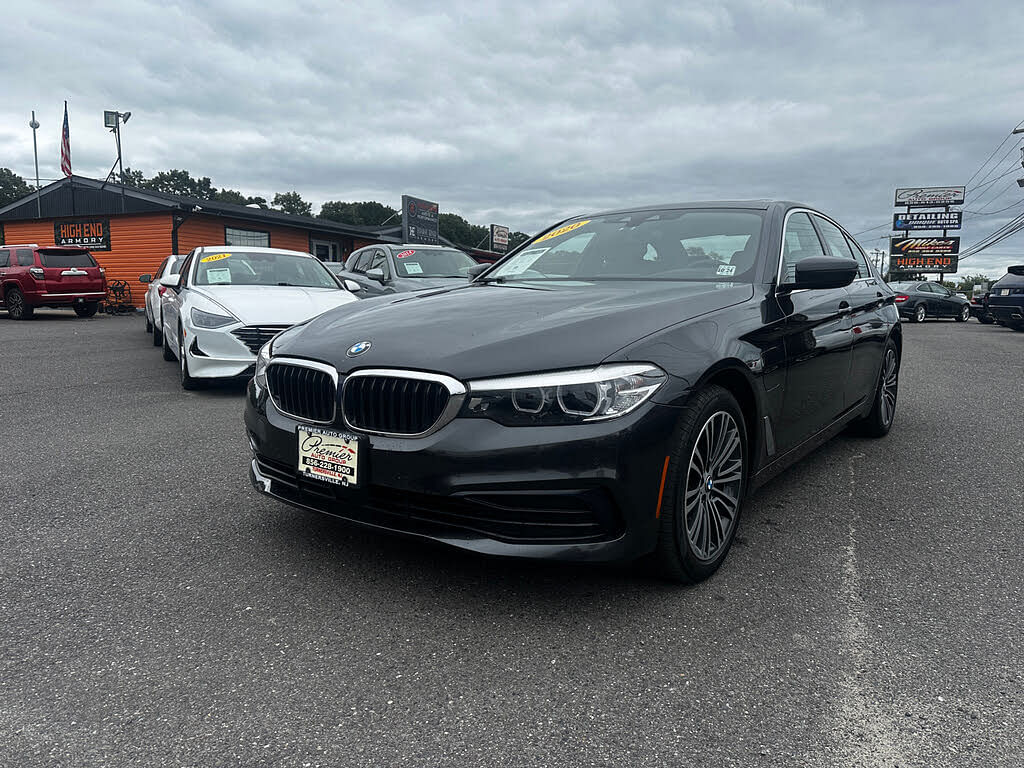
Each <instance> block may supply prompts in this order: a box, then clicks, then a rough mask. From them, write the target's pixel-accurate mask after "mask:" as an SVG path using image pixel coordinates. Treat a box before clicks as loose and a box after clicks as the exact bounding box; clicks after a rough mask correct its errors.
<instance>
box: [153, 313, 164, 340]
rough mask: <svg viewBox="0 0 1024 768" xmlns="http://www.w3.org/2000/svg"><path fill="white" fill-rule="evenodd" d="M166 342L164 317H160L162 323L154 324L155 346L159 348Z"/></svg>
mask: <svg viewBox="0 0 1024 768" xmlns="http://www.w3.org/2000/svg"><path fill="white" fill-rule="evenodd" d="M163 342H164V316H163V315H160V322H159V323H153V346H154V347H159V346H160V345H161V344H163Z"/></svg>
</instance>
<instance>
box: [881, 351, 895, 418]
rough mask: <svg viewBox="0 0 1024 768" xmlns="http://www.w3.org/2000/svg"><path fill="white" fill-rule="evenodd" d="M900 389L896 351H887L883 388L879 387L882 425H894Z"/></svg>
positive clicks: (883, 366)
mask: <svg viewBox="0 0 1024 768" xmlns="http://www.w3.org/2000/svg"><path fill="white" fill-rule="evenodd" d="M898 389H899V366H898V365H897V361H896V350H894V349H887V350H886V351H885V361H884V362H883V363H882V386H881V387H879V393H878V397H879V399H880V401H881V406H882V423H883V424H885V425H888V424H890V423H892V419H893V416H895V414H896V394H897V390H898Z"/></svg>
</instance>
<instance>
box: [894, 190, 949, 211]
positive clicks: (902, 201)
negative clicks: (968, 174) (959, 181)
mask: <svg viewBox="0 0 1024 768" xmlns="http://www.w3.org/2000/svg"><path fill="white" fill-rule="evenodd" d="M964 192H966V188H965V187H904V188H901V189H897V190H896V205H909V206H910V207H911V208H934V207H937V206H940V205H963V202H964Z"/></svg>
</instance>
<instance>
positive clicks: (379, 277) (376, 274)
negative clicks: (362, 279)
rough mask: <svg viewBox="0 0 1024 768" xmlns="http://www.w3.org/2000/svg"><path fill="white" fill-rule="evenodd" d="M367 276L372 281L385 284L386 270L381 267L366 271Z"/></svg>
mask: <svg viewBox="0 0 1024 768" xmlns="http://www.w3.org/2000/svg"><path fill="white" fill-rule="evenodd" d="M366 276H367V277H368V278H370V279H371V280H376V281H377V282H378V283H383V282H384V270H383V269H381V268H380V267H374V268H373V269H368V270H366Z"/></svg>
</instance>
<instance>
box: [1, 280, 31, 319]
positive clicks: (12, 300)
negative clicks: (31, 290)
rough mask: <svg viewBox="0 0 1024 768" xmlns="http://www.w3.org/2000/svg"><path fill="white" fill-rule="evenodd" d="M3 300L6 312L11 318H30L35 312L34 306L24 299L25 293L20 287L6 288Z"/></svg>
mask: <svg viewBox="0 0 1024 768" xmlns="http://www.w3.org/2000/svg"><path fill="white" fill-rule="evenodd" d="M5 294H6V295H5V298H4V302H5V303H6V304H7V314H8V315H10V316H11V319H12V320H30V319H32V314H33V313H34V312H35V307H33V306H32V305H31V304H29V303H28V302H26V301H25V294H23V293H22V292H21V289H20V288H8V289H7V291H6V292H5Z"/></svg>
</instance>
